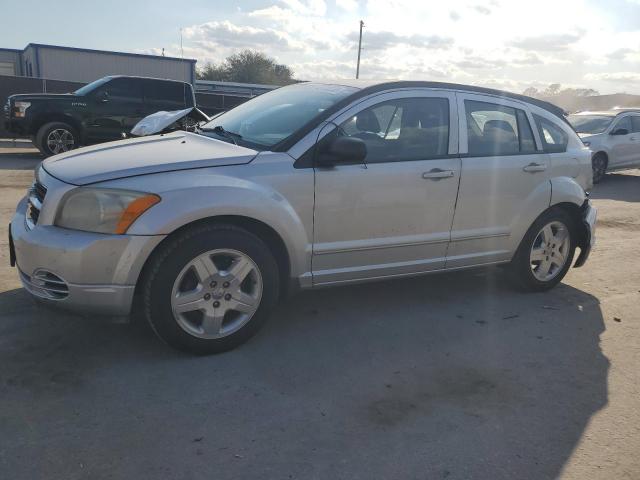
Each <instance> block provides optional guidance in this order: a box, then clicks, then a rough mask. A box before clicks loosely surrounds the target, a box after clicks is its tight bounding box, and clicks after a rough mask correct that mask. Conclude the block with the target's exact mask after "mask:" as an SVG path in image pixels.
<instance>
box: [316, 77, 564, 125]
mask: <svg viewBox="0 0 640 480" xmlns="http://www.w3.org/2000/svg"><path fill="white" fill-rule="evenodd" d="M312 83H321V84H328V85H344V86H347V87H353V88H357V89H358V90H359V95H357V96H362V95H363V94H368V93H374V92H377V91H382V90H389V89H396V88H441V89H446V90H458V91H463V92H469V93H480V94H484V95H492V96H497V97H503V98H508V99H512V100H519V101H521V102H526V103H530V104H532V105H536V106H538V107H540V108H542V109H544V110H547V111H548V112H550V113H552V114H553V115H555V116H557V117H558V118H560V119H561V120H563V121H565V122H566V118H565V116H566V115H567V112H565V111H564V110H563V109H562V108H560V107H558V106H557V105H554V104H553V103H550V102H546V101H544V100H539V99H537V98H533V97H528V96H526V95H520V94H518V93H512V92H507V91H505V90H497V89H493V88H486V87H478V86H475V85H463V84H460V83H449V82H432V81H427V80H335V81H319V82H312Z"/></svg>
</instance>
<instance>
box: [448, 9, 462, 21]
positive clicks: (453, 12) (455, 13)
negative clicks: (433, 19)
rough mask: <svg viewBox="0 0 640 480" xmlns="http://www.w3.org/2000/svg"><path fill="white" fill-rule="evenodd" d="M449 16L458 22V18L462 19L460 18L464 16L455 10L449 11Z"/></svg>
mask: <svg viewBox="0 0 640 480" xmlns="http://www.w3.org/2000/svg"><path fill="white" fill-rule="evenodd" d="M449 18H450V19H451V20H453V21H454V22H457V21H458V20H460V18H462V17H460V14H459V13H458V12H456V11H455V10H451V11H450V12H449Z"/></svg>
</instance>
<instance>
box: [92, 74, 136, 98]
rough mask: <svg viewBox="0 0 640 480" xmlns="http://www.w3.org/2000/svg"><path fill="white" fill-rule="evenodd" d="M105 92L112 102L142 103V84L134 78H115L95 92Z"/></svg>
mask: <svg viewBox="0 0 640 480" xmlns="http://www.w3.org/2000/svg"><path fill="white" fill-rule="evenodd" d="M105 90H106V91H107V92H108V93H109V101H112V102H113V101H120V102H129V103H131V102H133V103H137V102H142V82H141V81H140V80H139V79H136V78H116V79H114V80H111V81H110V82H108V83H106V84H105V85H103V86H102V87H100V88H98V89H96V91H97V92H101V91H105Z"/></svg>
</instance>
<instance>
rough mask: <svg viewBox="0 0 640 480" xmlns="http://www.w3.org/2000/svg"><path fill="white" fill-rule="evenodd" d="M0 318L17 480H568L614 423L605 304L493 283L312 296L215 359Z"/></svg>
mask: <svg viewBox="0 0 640 480" xmlns="http://www.w3.org/2000/svg"><path fill="white" fill-rule="evenodd" d="M0 310H1V311H2V312H3V313H2V314H1V317H0V318H2V322H1V323H0V339H2V340H0V365H2V369H0V398H2V400H1V402H2V408H1V409H0V412H1V413H0V424H1V425H4V426H5V427H4V429H3V430H4V437H5V439H9V440H10V442H8V445H7V446H6V448H5V459H9V460H7V462H5V463H7V464H6V465H5V468H4V471H7V472H10V473H13V474H14V475H12V476H13V477H14V478H18V477H20V476H22V478H29V475H27V476H25V475H16V473H21V474H34V473H38V472H43V471H47V472H48V478H58V476H57V475H59V476H60V477H63V476H64V474H66V476H67V477H68V476H69V474H71V473H72V471H73V470H74V468H75V467H70V465H78V464H79V463H80V464H84V465H85V470H84V474H86V475H89V476H93V477H100V476H101V475H103V474H109V475H113V476H115V477H135V478H158V477H157V474H158V472H165V471H170V472H173V473H175V475H176V476H186V477H193V478H200V476H201V475H202V474H204V473H206V472H210V471H211V468H214V467H215V471H216V474H217V475H216V477H217V478H256V477H257V476H261V477H274V476H278V477H285V478H287V477H288V476H291V477H293V478H447V479H466V478H490V479H493V480H495V479H503V478H504V479H513V478H536V479H546V478H556V477H557V476H558V475H559V474H560V472H561V470H562V468H563V466H564V465H565V463H566V462H567V460H568V458H569V457H570V456H571V454H572V452H573V451H574V449H575V448H576V445H577V444H578V442H579V441H580V439H581V438H582V435H583V433H584V430H585V428H586V426H587V425H588V423H589V421H590V419H591V418H592V416H593V415H594V414H595V413H596V412H598V411H599V410H600V409H601V408H602V407H603V406H604V405H606V403H607V376H608V369H609V362H608V360H607V358H606V357H605V356H604V355H603V353H602V350H601V349H600V334H601V333H602V332H603V331H604V328H605V327H604V321H603V317H602V313H601V310H600V305H599V302H598V299H597V298H595V297H594V296H592V295H590V294H588V293H586V292H583V291H580V290H578V289H575V288H573V287H571V286H568V285H560V286H558V287H557V288H556V289H554V290H552V291H550V292H546V293H538V294H525V293H520V292H517V291H515V290H514V289H513V288H512V287H511V285H510V284H509V281H508V280H507V278H506V277H505V276H504V275H502V274H501V273H500V272H499V270H497V269H490V270H480V271H467V272H461V273H456V274H445V275H439V276H427V277H421V278H417V279H406V280H397V281H385V282H378V283H371V284H363V285H357V286H348V287H342V288H332V289H324V290H318V291H310V292H303V293H301V294H299V295H297V296H296V297H294V298H292V299H290V300H289V301H287V302H285V303H283V304H281V305H280V306H279V307H278V308H277V309H276V312H275V313H274V315H273V317H272V318H271V320H270V322H269V323H268V324H267V325H266V326H265V328H264V329H263V330H262V331H261V332H260V333H259V334H258V335H257V336H256V337H255V338H253V339H252V340H251V341H249V342H248V343H247V344H245V345H243V346H242V347H240V348H238V349H236V350H234V351H231V352H228V353H226V354H222V355H217V356H211V357H191V356H188V355H185V354H181V353H178V352H175V351H173V350H171V349H169V348H168V347H166V346H164V345H163V344H161V343H160V342H159V341H157V340H156V339H155V337H153V335H152V334H151V332H150V331H149V330H148V329H145V328H141V327H140V326H139V325H137V324H135V323H134V324H132V325H121V324H113V323H109V322H107V321H104V320H100V319H96V318H85V317H79V316H73V315H69V314H66V313H62V312H54V311H50V310H48V309H42V308H39V307H36V306H35V305H34V304H33V302H32V301H31V300H30V299H29V298H28V296H27V295H26V293H24V292H23V291H22V290H12V291H10V292H6V293H3V294H0ZM36 399H37V400H36ZM16 412H17V413H16ZM62 425H64V426H62ZM52 432H56V442H55V443H50V442H49V440H48V439H50V438H52ZM149 443H151V444H153V448H149ZM41 449H46V451H47V455H37V454H36V453H37V452H38V451H42V450H41ZM20 456H24V457H25V458H30V461H29V462H21V461H19V460H18V459H19V458H20ZM13 458H16V460H11V459H13ZM53 458H56V459H57V460H56V461H52V459H53ZM113 458H118V459H119V460H118V462H113V461H112V459H113ZM74 462H76V463H74ZM25 463H28V465H25ZM77 469H78V470H77V471H78V472H80V470H79V467H77ZM154 472H155V473H154ZM182 474H184V475H182ZM154 475H156V476H155V477H154ZM36 476H37V475H36ZM169 476H171V475H169ZM32 477H33V475H32Z"/></svg>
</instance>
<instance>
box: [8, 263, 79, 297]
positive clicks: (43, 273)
mask: <svg viewBox="0 0 640 480" xmlns="http://www.w3.org/2000/svg"><path fill="white" fill-rule="evenodd" d="M20 279H21V280H22V284H23V285H24V288H26V289H27V290H28V291H29V292H31V293H32V294H33V295H35V296H37V297H41V298H47V299H49V300H63V299H65V298H67V297H68V296H69V286H68V285H67V282H65V281H64V280H63V279H62V278H60V277H59V276H57V275H56V274H54V273H51V272H49V271H47V270H36V271H35V273H34V274H33V275H32V276H31V277H30V276H29V275H27V274H26V273H24V272H22V271H20Z"/></svg>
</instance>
